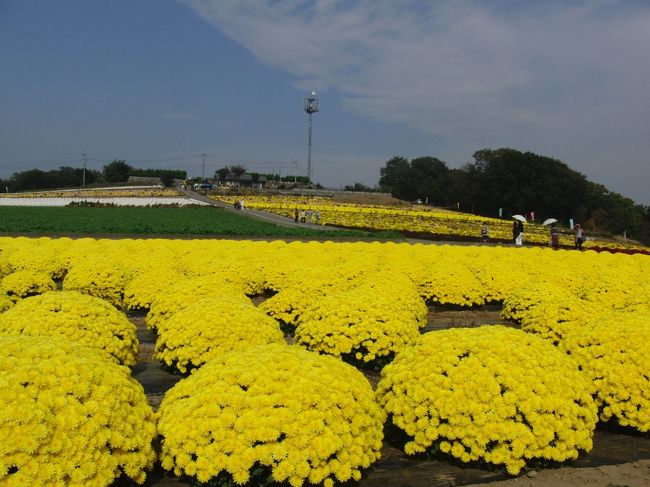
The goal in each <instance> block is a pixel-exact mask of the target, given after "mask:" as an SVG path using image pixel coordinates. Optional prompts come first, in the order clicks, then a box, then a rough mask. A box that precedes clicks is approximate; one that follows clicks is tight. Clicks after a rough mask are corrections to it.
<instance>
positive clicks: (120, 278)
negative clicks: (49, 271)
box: [63, 257, 127, 306]
mask: <svg viewBox="0 0 650 487" xmlns="http://www.w3.org/2000/svg"><path fill="white" fill-rule="evenodd" d="M126 283H127V274H126V273H125V271H124V270H122V269H121V268H120V267H119V266H116V265H114V263H112V262H111V261H110V259H109V258H106V257H94V258H90V257H88V258H84V259H82V260H79V261H78V262H74V263H73V264H72V266H71V267H70V269H69V270H68V273H67V275H66V276H65V279H64V280H63V289H65V290H66V291H80V292H82V293H84V294H88V295H90V296H95V297H96V298H101V299H104V300H106V301H108V302H109V303H112V304H114V305H115V306H121V304H122V297H123V293H124V286H125V285H126Z"/></svg>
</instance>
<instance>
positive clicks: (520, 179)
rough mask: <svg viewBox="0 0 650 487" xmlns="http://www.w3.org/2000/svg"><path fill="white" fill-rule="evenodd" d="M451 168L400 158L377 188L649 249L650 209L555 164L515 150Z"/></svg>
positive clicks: (488, 152) (481, 155) (482, 154)
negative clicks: (579, 228) (578, 228)
mask: <svg viewBox="0 0 650 487" xmlns="http://www.w3.org/2000/svg"><path fill="white" fill-rule="evenodd" d="M473 159H474V160H473V162H470V163H467V164H465V165H464V166H463V167H461V168H459V169H450V168H449V167H447V164H446V163H445V162H444V161H441V160H440V159H437V158H435V157H418V158H415V159H411V160H409V159H407V158H405V157H401V156H396V157H393V158H392V159H390V160H389V161H387V162H386V163H385V164H384V166H383V167H382V168H381V169H380V178H379V188H380V189H381V190H382V191H385V192H390V193H391V194H392V195H393V196H394V197H396V198H400V199H404V200H409V201H416V200H421V201H422V202H426V203H428V204H431V205H436V206H443V207H448V208H454V209H458V210H461V211H467V212H472V213H475V214H478V215H483V216H490V217H498V216H500V214H501V215H503V216H504V217H506V218H509V217H510V216H511V215H513V214H524V215H530V213H531V212H534V213H535V215H536V219H537V220H541V219H545V218H548V217H553V218H557V219H558V220H560V221H561V222H564V223H565V224H566V223H568V221H569V219H573V220H574V222H576V223H577V222H580V223H582V224H583V227H586V228H587V229H588V230H590V231H594V232H603V233H610V234H613V235H622V234H626V235H627V236H628V237H632V238H635V239H637V240H640V241H642V242H644V243H646V244H650V207H648V206H644V205H640V204H636V203H635V202H634V201H633V200H632V199H630V198H627V197H625V196H622V195H620V194H618V193H615V192H613V191H610V190H608V189H607V187H605V186H604V185H602V184H598V183H594V182H591V181H589V180H587V178H586V177H585V176H584V175H583V174H581V173H579V172H577V171H574V170H573V169H571V168H570V167H569V166H568V165H567V164H565V163H564V162H562V161H559V160H557V159H553V158H550V157H545V156H541V155H538V154H534V153H532V152H520V151H518V150H515V149H510V148H501V149H494V150H493V149H482V150H479V151H477V152H475V153H474V156H473Z"/></svg>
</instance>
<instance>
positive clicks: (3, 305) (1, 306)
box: [0, 294, 14, 313]
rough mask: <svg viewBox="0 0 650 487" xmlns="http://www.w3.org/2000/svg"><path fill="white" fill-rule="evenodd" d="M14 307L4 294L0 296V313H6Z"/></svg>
mask: <svg viewBox="0 0 650 487" xmlns="http://www.w3.org/2000/svg"><path fill="white" fill-rule="evenodd" d="M13 305H14V302H13V301H12V300H11V299H9V296H7V295H6V294H0V313H3V312H4V311H7V310H8V309H9V308H11V307H12V306H13Z"/></svg>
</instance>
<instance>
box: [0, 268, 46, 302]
mask: <svg viewBox="0 0 650 487" xmlns="http://www.w3.org/2000/svg"><path fill="white" fill-rule="evenodd" d="M54 289H56V283H55V282H54V281H53V280H52V277H51V276H50V275H49V274H47V273H45V272H42V271H39V270H29V269H25V270H21V271H16V272H13V273H11V274H9V275H8V276H5V277H4V278H2V280H1V281H0V293H2V294H4V295H6V296H7V297H8V298H9V299H11V301H12V302H14V303H15V302H17V301H19V300H20V299H23V298H26V297H29V296H35V295H37V294H42V293H44V292H47V291H52V290H54Z"/></svg>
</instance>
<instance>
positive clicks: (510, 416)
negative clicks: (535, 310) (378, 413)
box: [377, 325, 597, 475]
mask: <svg viewBox="0 0 650 487" xmlns="http://www.w3.org/2000/svg"><path fill="white" fill-rule="evenodd" d="M377 397H378V400H379V402H380V404H381V405H382V406H383V407H384V408H385V410H386V412H387V413H388V414H389V415H392V421H393V423H394V424H395V425H396V426H398V427H399V428H401V429H402V430H404V431H405V432H406V434H407V435H408V436H409V437H410V438H411V439H410V441H408V442H407V443H406V445H405V451H406V453H408V454H415V453H419V452H424V451H427V450H429V451H437V450H440V451H441V452H443V453H446V454H449V455H451V456H453V457H455V458H457V459H459V460H460V461H462V462H470V461H478V460H482V461H485V462H487V463H491V464H495V465H505V466H506V468H507V470H508V472H509V473H510V474H513V475H514V474H517V473H518V472H519V471H520V470H521V469H522V468H523V467H524V466H525V464H526V461H527V460H530V459H547V460H552V461H557V462H561V461H564V460H568V459H574V458H576V457H577V456H578V451H579V450H585V451H589V450H591V448H592V436H593V430H594V427H595V425H596V421H597V413H596V406H595V404H594V402H593V400H592V398H591V396H590V394H589V386H588V384H587V381H586V380H585V379H584V377H583V376H582V375H581V374H580V373H579V372H578V370H577V368H576V366H575V364H574V363H573V362H572V361H571V360H570V359H569V358H568V357H567V356H566V355H565V354H563V353H562V352H561V351H560V350H558V349H557V348H555V347H554V346H553V345H552V344H550V343H549V342H547V341H545V340H543V339H542V338H539V337H537V336H534V335H530V334H527V333H524V332H522V331H519V330H515V329H511V328H506V327H503V326H499V325H494V326H483V327H480V328H475V329H467V328H466V329H451V330H445V331H437V332H431V333H427V334H425V335H422V337H421V338H420V339H419V340H418V341H417V342H416V344H414V345H413V346H410V347H405V348H404V349H402V350H401V351H400V352H399V353H398V354H397V357H396V358H395V360H394V361H393V362H392V363H391V364H389V365H387V366H386V367H385V368H384V369H383V371H382V378H381V380H380V382H379V384H378V386H377Z"/></svg>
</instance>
